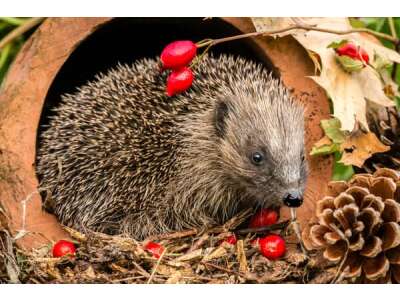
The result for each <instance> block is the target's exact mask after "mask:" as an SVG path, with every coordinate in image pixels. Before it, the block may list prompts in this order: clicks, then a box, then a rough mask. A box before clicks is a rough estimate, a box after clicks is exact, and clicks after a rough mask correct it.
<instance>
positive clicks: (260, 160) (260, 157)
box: [251, 152, 264, 166]
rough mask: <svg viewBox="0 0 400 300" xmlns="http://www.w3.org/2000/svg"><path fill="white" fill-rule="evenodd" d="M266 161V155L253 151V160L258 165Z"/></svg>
mask: <svg viewBox="0 0 400 300" xmlns="http://www.w3.org/2000/svg"><path fill="white" fill-rule="evenodd" d="M263 161H264V155H263V154H262V153H260V152H253V153H252V154H251V162H252V163H253V164H254V165H256V166H259V165H261V164H262V163H263Z"/></svg>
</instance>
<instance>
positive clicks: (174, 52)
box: [160, 41, 197, 70]
mask: <svg viewBox="0 0 400 300" xmlns="http://www.w3.org/2000/svg"><path fill="white" fill-rule="evenodd" d="M196 52H197V46H196V44H194V43H193V42H192V41H175V42H172V43H170V44H168V45H167V46H166V47H165V48H164V50H163V51H162V53H161V57H160V58H161V62H162V64H163V68H164V69H173V70H176V69H179V68H181V67H184V66H187V65H188V64H189V63H190V62H191V61H192V59H193V58H194V57H195V56H196Z"/></svg>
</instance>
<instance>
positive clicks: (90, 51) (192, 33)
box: [39, 18, 273, 132]
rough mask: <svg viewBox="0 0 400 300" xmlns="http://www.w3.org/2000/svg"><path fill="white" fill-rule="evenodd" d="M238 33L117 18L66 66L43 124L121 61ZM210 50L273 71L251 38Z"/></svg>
mask: <svg viewBox="0 0 400 300" xmlns="http://www.w3.org/2000/svg"><path fill="white" fill-rule="evenodd" d="M235 34H240V32H239V31H238V30H237V29H236V28H235V27H233V26H232V25H230V24H228V23H227V22H225V21H223V20H222V19H220V18H212V19H208V20H203V19H202V18H116V19H114V20H113V21H111V22H109V23H107V24H105V25H103V26H102V27H100V28H99V29H97V30H96V31H95V32H94V33H93V34H91V35H90V36H89V37H88V38H87V39H86V40H85V41H83V42H82V43H81V44H80V45H79V46H78V47H77V49H76V50H75V51H74V52H73V53H72V55H71V56H70V57H69V58H68V59H67V61H66V62H65V63H64V65H63V67H62V68H61V70H60V71H59V73H58V74H57V76H56V78H55V80H54V81H53V83H52V85H51V87H50V89H49V92H48V94H47V98H46V101H45V106H44V109H43V112H42V117H41V121H40V124H41V125H45V124H47V123H48V117H49V116H50V115H51V108H52V107H54V106H56V105H57V103H58V100H59V99H60V95H62V94H64V93H71V92H74V91H75V89H76V88H77V87H79V86H81V85H83V84H85V83H86V82H87V81H89V80H92V79H93V78H94V75H95V74H97V73H99V72H106V71H107V70H108V69H110V68H112V67H113V66H115V65H116V64H117V63H118V62H120V63H132V62H133V61H135V60H137V59H139V58H143V57H156V56H158V55H160V53H161V51H162V49H163V48H164V46H165V45H166V44H168V43H170V42H171V41H174V40H182V39H189V40H192V41H195V42H196V41H200V40H202V39H205V38H220V37H226V36H231V35H235ZM211 51H212V52H213V53H230V54H235V55H241V56H244V57H246V58H248V59H251V60H253V61H258V62H261V63H263V64H264V65H266V67H267V68H269V69H270V70H273V67H272V64H271V63H270V61H269V60H268V58H267V57H266V56H265V54H264V53H262V51H261V50H260V49H259V48H258V47H257V46H256V45H255V43H253V42H251V41H250V40H249V39H242V40H237V41H232V42H227V43H222V44H219V45H217V46H215V47H213V48H212V50H211ZM39 132H40V128H39Z"/></svg>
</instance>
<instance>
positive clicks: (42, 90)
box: [0, 18, 108, 248]
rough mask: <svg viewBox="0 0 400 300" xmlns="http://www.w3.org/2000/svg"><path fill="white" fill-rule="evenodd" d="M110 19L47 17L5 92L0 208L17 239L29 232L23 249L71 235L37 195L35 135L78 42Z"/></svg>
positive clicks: (0, 96)
mask: <svg viewBox="0 0 400 300" xmlns="http://www.w3.org/2000/svg"><path fill="white" fill-rule="evenodd" d="M107 20H108V19H107V18H49V19H47V20H46V21H45V22H44V23H43V24H42V25H41V26H40V27H39V28H38V30H37V31H36V32H35V33H34V34H33V35H32V37H31V38H30V39H29V40H28V42H27V43H26V44H25V45H24V47H23V48H22V50H21V52H20V53H19V54H18V56H17V58H16V60H15V62H14V63H13V65H12V67H11V69H10V71H9V74H8V76H7V78H6V81H5V82H4V85H3V86H2V89H1V91H0V204H1V206H2V207H3V209H4V210H5V212H6V214H7V215H8V217H9V224H8V225H9V229H10V230H11V233H12V234H13V235H15V234H16V233H17V231H19V230H23V229H25V230H26V231H27V232H29V233H28V234H26V235H25V236H24V237H23V238H21V239H20V240H19V241H18V242H19V245H20V246H22V247H25V248H32V247H38V246H41V245H43V244H46V243H49V242H50V241H54V240H58V239H59V238H61V237H64V236H66V233H65V232H64V231H63V230H62V228H61V226H60V225H59V223H58V222H57V220H56V218H55V217H54V216H52V215H50V214H48V213H46V212H44V211H43V210H42V205H41V198H40V195H39V194H38V193H37V187H38V180H37V178H36V174H35V169H34V162H35V145H36V132H37V127H38V123H39V119H40V114H41V111H42V106H43V102H44V100H45V98H46V94H47V91H48V89H49V87H50V85H51V83H52V81H53V79H54V77H55V76H56V74H57V72H58V71H59V69H60V68H61V66H62V65H63V63H64V62H65V60H66V59H67V58H68V56H69V55H70V54H71V52H72V51H73V50H74V49H75V47H76V46H77V45H78V44H79V42H80V41H82V40H83V39H84V38H85V37H86V36H87V35H89V34H90V33H91V32H93V31H94V30H95V29H96V28H97V26H99V25H101V24H103V23H104V22H106V21H107ZM25 199H28V200H27V201H26V207H25V212H26V213H25V218H24V217H23V215H24V213H23V210H24V208H23V203H24V200H25ZM24 219H25V225H24V224H23V220H24Z"/></svg>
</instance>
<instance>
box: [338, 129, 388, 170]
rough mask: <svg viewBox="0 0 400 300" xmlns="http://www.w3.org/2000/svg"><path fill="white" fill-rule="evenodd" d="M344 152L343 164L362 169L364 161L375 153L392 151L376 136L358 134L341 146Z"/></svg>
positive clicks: (350, 137)
mask: <svg viewBox="0 0 400 300" xmlns="http://www.w3.org/2000/svg"><path fill="white" fill-rule="evenodd" d="M341 150H342V151H343V156H342V159H341V160H340V162H341V163H344V164H345V165H354V166H357V167H359V168H361V167H362V165H363V164H364V161H365V160H366V159H368V158H369V157H371V156H372V155H373V154H374V153H379V152H385V151H388V150H390V147H389V146H385V145H384V144H382V143H381V142H380V141H379V139H378V138H377V137H376V135H375V134H373V133H372V132H368V133H357V134H355V135H352V136H349V137H348V138H347V139H346V140H345V141H344V142H343V143H342V145H341Z"/></svg>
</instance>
